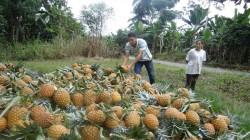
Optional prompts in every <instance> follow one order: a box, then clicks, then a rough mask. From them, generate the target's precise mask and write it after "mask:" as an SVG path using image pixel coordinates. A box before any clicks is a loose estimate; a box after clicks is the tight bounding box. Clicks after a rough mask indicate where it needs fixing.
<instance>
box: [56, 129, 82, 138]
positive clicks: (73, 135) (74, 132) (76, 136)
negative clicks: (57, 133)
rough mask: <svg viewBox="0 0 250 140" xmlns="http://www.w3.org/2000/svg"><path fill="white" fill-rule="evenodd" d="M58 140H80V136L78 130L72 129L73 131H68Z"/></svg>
mask: <svg viewBox="0 0 250 140" xmlns="http://www.w3.org/2000/svg"><path fill="white" fill-rule="evenodd" d="M59 140H81V136H80V134H79V133H78V130H77V129H76V128H74V129H73V130H70V133H69V134H65V135H63V136H61V137H60V138H59Z"/></svg>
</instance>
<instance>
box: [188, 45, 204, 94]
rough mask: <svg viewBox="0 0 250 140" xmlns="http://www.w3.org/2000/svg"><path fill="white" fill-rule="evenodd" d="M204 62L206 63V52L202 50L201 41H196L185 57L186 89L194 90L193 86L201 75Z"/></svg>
mask: <svg viewBox="0 0 250 140" xmlns="http://www.w3.org/2000/svg"><path fill="white" fill-rule="evenodd" d="M204 61H206V52H205V51H204V50H203V42H202V40H196V41H195V48H193V49H191V50H190V51H189V52H188V53H187V56H186V62H187V71H186V88H191V89H192V90H194V89H195V84H196V81H197V79H198V77H199V75H200V74H201V68H202V63H203V62H204Z"/></svg>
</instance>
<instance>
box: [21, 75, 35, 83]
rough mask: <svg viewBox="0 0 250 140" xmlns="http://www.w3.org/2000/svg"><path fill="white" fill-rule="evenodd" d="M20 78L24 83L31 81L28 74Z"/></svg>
mask: <svg viewBox="0 0 250 140" xmlns="http://www.w3.org/2000/svg"><path fill="white" fill-rule="evenodd" d="M22 80H23V81H24V82H26V83H32V81H33V80H32V77H30V76H29V75H24V76H23V78H22Z"/></svg>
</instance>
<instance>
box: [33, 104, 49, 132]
mask: <svg viewBox="0 0 250 140" xmlns="http://www.w3.org/2000/svg"><path fill="white" fill-rule="evenodd" d="M31 118H32V119H33V120H34V122H36V123H37V124H38V125H39V126H41V127H43V128H48V127H49V126H50V125H51V122H52V115H51V114H50V113H49V112H47V111H46V110H45V108H44V107H42V106H35V107H33V108H32V109H31Z"/></svg>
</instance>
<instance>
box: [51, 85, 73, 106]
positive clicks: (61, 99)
mask: <svg viewBox="0 0 250 140" xmlns="http://www.w3.org/2000/svg"><path fill="white" fill-rule="evenodd" d="M53 99H54V101H55V103H56V104H57V105H59V106H60V107H67V106H68V105H69V104H70V102H71V100H70V95H69V93H68V92H67V91H66V90H64V89H59V90H58V91H57V92H56V93H55V94H54V96H53Z"/></svg>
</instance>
